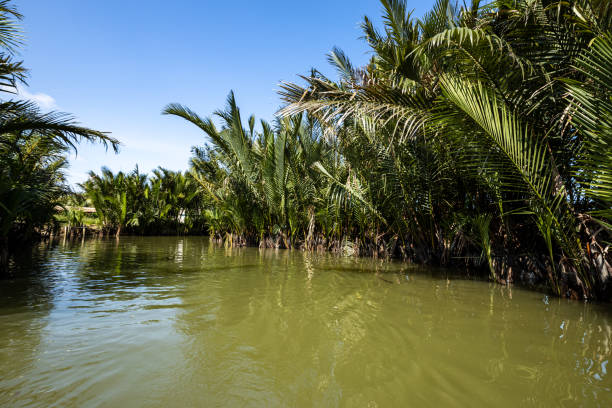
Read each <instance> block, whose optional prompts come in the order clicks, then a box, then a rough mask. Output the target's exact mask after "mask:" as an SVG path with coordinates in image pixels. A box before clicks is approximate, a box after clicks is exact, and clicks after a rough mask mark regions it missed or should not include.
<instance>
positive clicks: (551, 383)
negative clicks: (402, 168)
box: [0, 237, 612, 407]
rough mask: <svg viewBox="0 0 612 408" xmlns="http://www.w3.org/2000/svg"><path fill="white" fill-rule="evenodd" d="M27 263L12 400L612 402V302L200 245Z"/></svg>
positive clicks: (0, 358) (4, 335)
mask: <svg viewBox="0 0 612 408" xmlns="http://www.w3.org/2000/svg"><path fill="white" fill-rule="evenodd" d="M20 265H21V269H22V271H20V272H19V273H18V275H17V277H16V278H14V279H11V280H5V281H0V406H2V407H49V406H57V407H201V406H207V407H215V406H229V407H234V406H237V407H250V406H254V407H255V406H256V407H263V406H266V407H273V406H291V407H310V406H316V407H389V406H419V407H440V406H458V407H461V406H465V407H474V406H492V405H494V406H508V407H514V406H589V407H594V406H602V407H609V406H612V391H611V388H612V376H610V375H609V374H608V370H609V369H612V366H610V367H609V366H608V361H609V359H610V354H611V349H610V348H611V346H612V321H611V316H612V315H611V312H612V310H611V307H610V306H609V305H592V304H583V303H579V302H572V301H566V300H559V299H548V298H546V297H545V296H544V295H542V294H540V293H536V292H531V291H526V290H520V289H518V288H504V287H501V286H498V285H494V284H489V283H487V282H480V281H469V280H463V279H457V278H452V277H448V278H447V277H445V275H444V273H441V272H439V271H433V270H428V269H423V268H417V267H414V266H410V265H407V264H404V263H399V262H387V263H384V262H381V261H376V260H371V259H352V258H338V257H334V256H330V255H322V254H310V253H303V252H299V251H270V250H266V251H260V250H257V249H240V250H227V249H223V248H216V247H213V246H210V245H209V244H208V241H207V240H206V239H205V238H174V237H172V238H159V237H155V238H122V239H121V240H120V241H119V242H116V241H115V240H108V241H85V242H75V243H64V244H62V243H59V244H57V245H53V246H51V247H50V248H48V249H46V250H40V251H35V252H34V253H33V254H32V256H28V257H27V258H25V259H23V260H21V261H20Z"/></svg>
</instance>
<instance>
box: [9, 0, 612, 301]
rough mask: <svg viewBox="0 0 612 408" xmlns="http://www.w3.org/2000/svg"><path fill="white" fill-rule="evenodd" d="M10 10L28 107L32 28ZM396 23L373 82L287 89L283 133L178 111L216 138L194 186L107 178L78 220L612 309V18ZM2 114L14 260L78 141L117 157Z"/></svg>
mask: <svg viewBox="0 0 612 408" xmlns="http://www.w3.org/2000/svg"><path fill="white" fill-rule="evenodd" d="M0 4H2V7H4V8H3V9H2V10H1V11H2V13H3V15H4V16H6V19H5V22H4V23H3V24H9V26H8V29H5V30H0V33H3V34H2V35H4V36H5V37H6V36H7V35H8V37H6V38H9V39H10V41H9V40H6V41H4V43H3V44H2V45H3V46H4V47H5V49H6V50H7V51H6V52H5V53H4V54H2V58H4V59H6V61H4V62H3V63H2V64H3V65H2V66H3V72H4V71H6V72H7V73H6V74H3V76H2V81H3V82H6V83H7V84H8V87H9V88H10V87H11V86H12V89H14V88H15V84H16V83H17V82H18V81H20V80H23V69H22V68H21V64H20V63H14V62H12V59H11V54H10V52H11V50H12V49H13V45H14V44H16V42H15V41H16V40H14V38H16V37H15V35H17V31H15V29H14V27H15V26H14V19H15V18H19V15H18V14H17V13H16V11H15V10H13V9H11V8H10V7H9V2H7V1H4V2H0ZM381 4H382V9H383V27H382V29H379V28H377V27H375V25H374V24H373V23H372V20H371V19H369V18H367V17H366V18H365V19H364V21H363V24H362V29H363V33H364V39H365V41H367V44H368V45H369V46H370V48H371V50H372V57H371V59H370V61H369V63H368V64H367V65H366V66H365V67H355V66H353V64H351V62H350V60H349V58H348V57H347V56H346V55H345V54H344V53H343V52H342V51H341V50H339V49H334V50H333V51H332V52H331V53H330V54H329V61H330V63H331V64H332V65H333V66H334V67H335V68H336V69H337V72H338V74H339V79H338V80H333V79H330V78H327V77H326V76H324V75H323V74H322V73H321V72H319V71H317V70H313V71H312V73H311V75H310V76H307V77H303V78H302V80H303V82H301V83H299V84H294V83H285V84H283V85H282V86H281V91H280V95H281V97H282V99H283V101H284V106H283V108H282V109H281V111H280V112H279V116H278V118H277V119H276V120H275V121H274V122H273V123H268V122H265V121H261V122H259V123H257V122H256V120H255V118H254V117H252V116H251V117H249V118H247V119H246V120H244V119H243V117H242V115H241V112H240V110H239V108H238V106H237V103H236V100H235V97H234V94H233V93H231V94H230V95H229V97H228V101H227V107H226V108H225V109H223V110H220V111H217V112H215V115H214V117H213V118H203V117H200V116H198V115H197V114H196V113H194V112H193V111H191V110H190V109H189V108H187V107H184V106H182V105H179V104H171V105H168V106H167V107H166V109H165V110H164V113H165V114H168V115H173V116H177V117H180V118H183V119H185V120H187V121H189V122H191V123H192V124H194V125H196V126H198V127H199V128H200V129H202V131H203V132H204V133H205V134H206V136H207V144H206V145H204V146H202V147H195V148H194V149H193V157H192V160H191V164H190V168H189V170H188V171H187V172H185V173H184V174H182V173H174V172H170V171H167V170H163V169H159V170H157V171H155V172H154V174H153V175H152V176H151V177H149V176H147V175H143V174H140V173H139V171H138V169H136V170H134V172H132V173H129V174H124V173H121V172H120V173H118V174H113V173H112V172H110V171H109V170H106V169H103V171H102V173H101V174H100V175H98V174H95V173H91V174H90V178H89V180H88V181H86V182H85V183H84V184H83V185H82V187H83V191H84V192H83V195H82V197H81V199H79V196H72V198H71V200H73V202H74V205H73V206H71V207H70V208H78V206H84V205H91V206H93V207H95V208H96V211H97V217H98V218H97V222H98V223H99V224H100V225H101V227H102V228H103V230H104V231H106V232H112V233H113V234H116V235H119V234H120V233H121V232H131V233H143V234H155V233H201V232H203V230H205V229H207V230H208V232H209V233H210V235H211V237H212V239H214V240H216V241H219V242H224V243H225V244H226V245H234V246H235V245H257V246H260V247H275V248H304V249H307V250H316V249H325V250H332V251H337V252H343V253H349V254H357V255H370V256H376V257H392V256H397V257H402V258H404V259H409V260H412V261H414V262H419V263H426V264H435V265H445V266H452V265H454V266H461V267H465V268H469V269H470V270H475V271H481V272H483V273H485V274H489V275H490V277H491V279H493V280H495V281H498V282H502V283H506V282H513V281H525V282H529V283H531V284H538V283H547V284H548V285H549V287H550V288H551V291H552V292H554V293H556V294H557V295H561V296H571V297H576V298H587V299H593V298H604V299H610V298H611V296H612V295H611V294H612V281H611V278H610V275H611V274H612V267H611V265H610V262H611V256H610V254H609V241H610V239H611V238H612V236H611V225H610V224H611V223H612V33H611V26H612V5H611V3H610V2H609V1H607V0H579V1H562V2H559V1H548V0H512V1H510V0H499V1H494V2H492V3H489V4H481V3H480V2H479V1H476V0H474V1H472V2H471V3H470V4H469V5H464V6H462V7H460V6H458V5H457V3H456V2H454V1H451V0H439V1H437V2H436V3H435V4H434V6H433V8H432V10H431V11H430V12H429V13H427V14H425V15H424V16H423V17H422V18H420V19H417V18H413V17H412V15H411V12H410V11H409V9H408V5H407V3H406V1H404V0H381ZM7 22H8V23H7ZM0 23H1V22H0ZM0 28H1V27H0ZM7 33H8V34H7ZM0 109H1V112H2V113H1V115H0V120H1V121H2V122H1V123H0V135H1V136H0V137H1V138H2V143H1V146H0V148H2V149H3V150H2V154H1V155H0V160H2V167H1V170H0V171H2V186H0V189H2V190H1V191H0V194H2V196H1V198H2V200H1V201H0V202H1V203H2V206H1V208H0V211H3V212H2V218H1V221H2V223H1V225H2V228H3V229H2V230H0V233H2V234H4V235H0V239H3V240H4V241H3V242H4V243H5V244H4V245H5V246H6V242H8V241H7V239H8V238H7V237H8V236H9V234H13V235H12V236H28V234H31V232H32V231H36V230H37V229H39V228H40V227H41V226H42V225H44V224H45V222H48V220H49V218H50V214H51V212H52V208H53V206H54V205H55V203H56V201H57V199H58V197H59V195H61V194H62V193H63V192H64V190H65V188H64V185H63V179H62V171H61V170H62V167H63V166H64V164H65V158H64V153H65V151H66V150H67V149H69V148H72V147H74V142H75V141H77V140H78V139H79V138H83V137H84V138H87V139H89V140H101V141H103V142H108V143H111V144H112V145H113V146H115V141H114V140H112V139H109V138H108V137H107V136H106V135H104V134H101V133H99V132H95V131H92V130H89V129H84V128H80V127H77V126H75V125H74V124H73V123H72V122H71V120H70V119H67V118H65V117H64V116H59V115H57V114H41V113H40V112H38V110H37V109H36V108H35V107H34V106H32V105H31V104H28V103H24V102H6V103H2V104H0ZM11 121H12V122H11ZM16 122H18V123H19V126H18V127H16V126H15V123H16ZM6 123H8V125H6ZM27 123H34V125H29V127H28V125H26V124H27ZM49 174H50V175H52V177H50V176H48V175H49ZM5 180H8V181H6V182H5ZM85 200H86V201H85ZM68 204H69V203H68ZM70 217H71V218H72V219H75V220H77V222H78V218H79V217H81V218H82V214H81V215H78V214H76V213H74V214H72V215H70ZM24 229H25V230H27V231H24Z"/></svg>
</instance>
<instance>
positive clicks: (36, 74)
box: [15, 0, 431, 183]
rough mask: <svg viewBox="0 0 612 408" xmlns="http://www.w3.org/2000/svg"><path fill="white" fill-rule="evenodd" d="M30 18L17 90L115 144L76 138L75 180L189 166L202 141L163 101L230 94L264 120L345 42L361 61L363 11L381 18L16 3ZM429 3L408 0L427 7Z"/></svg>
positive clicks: (248, 7)
mask: <svg viewBox="0 0 612 408" xmlns="http://www.w3.org/2000/svg"><path fill="white" fill-rule="evenodd" d="M15 4H16V5H17V7H18V8H19V10H20V11H21V12H22V13H23V14H24V15H25V20H24V22H23V25H24V29H25V34H26V37H27V44H26V47H25V49H24V51H23V52H22V55H21V56H22V57H23V59H24V60H25V65H26V66H27V67H28V68H29V69H30V71H31V72H30V78H29V80H28V84H29V87H27V88H24V89H22V91H21V92H22V94H23V95H24V96H26V97H31V98H33V99H36V100H38V101H39V102H40V104H41V106H42V107H43V108H44V109H54V110H60V111H64V112H69V113H71V114H74V115H75V116H76V118H77V119H78V120H79V122H81V123H82V124H84V125H86V126H89V127H92V128H95V129H98V130H103V131H108V132H111V134H112V135H113V136H114V137H116V138H118V139H119V140H120V141H121V142H122V147H121V152H120V153H119V154H118V155H115V154H114V153H112V152H111V151H108V152H106V151H105V149H104V148H103V147H101V146H98V145H82V146H81V147H80V148H79V154H78V156H76V157H74V156H72V157H71V167H70V169H69V171H68V176H69V180H70V181H71V182H72V183H77V182H81V181H83V180H84V179H85V178H86V174H87V172H88V171H89V170H94V171H99V169H100V167H101V166H103V165H107V166H108V167H110V168H111V169H112V170H113V171H118V170H124V171H129V170H131V169H133V168H134V165H135V164H138V165H139V167H140V169H141V170H142V171H146V172H148V171H150V170H151V169H153V168H155V167H157V166H159V165H161V166H163V167H166V168H169V169H172V170H184V169H186V168H187V165H188V159H189V157H190V149H191V146H193V145H202V144H204V142H205V137H204V136H203V134H202V132H201V131H198V129H197V128H195V127H194V126H193V125H190V124H189V123H187V122H185V121H183V120H181V119H179V118H174V117H168V116H162V115H161V114H160V112H161V110H162V108H163V107H164V106H165V105H167V104H168V103H170V102H179V103H182V104H185V105H187V106H189V107H190V108H192V109H193V110H195V111H196V112H198V113H199V114H200V115H202V116H209V115H210V114H211V113H212V112H213V111H214V110H216V109H218V108H222V107H223V106H224V104H225V98H226V96H227V94H228V93H229V91H230V90H234V91H235V93H236V97H237V100H238V103H239V105H240V107H241V110H242V112H243V115H245V116H246V115H248V114H251V113H253V114H255V115H256V116H257V117H258V118H263V119H266V120H271V119H272V118H273V115H274V113H275V112H276V110H277V109H278V107H279V106H280V100H279V98H278V95H277V90H278V84H279V83H280V82H281V81H297V80H299V79H298V78H297V75H298V74H306V73H308V72H309V70H310V68H311V67H316V68H318V69H320V70H322V71H323V72H325V73H326V74H332V73H333V71H331V70H330V68H329V67H328V63H327V62H326V57H325V56H326V54H327V53H328V52H329V51H330V50H331V49H332V48H333V47H334V46H338V47H340V48H342V49H343V50H344V51H345V52H346V53H347V54H348V55H349V56H350V57H351V59H352V61H353V63H354V64H356V65H362V64H364V63H365V62H366V61H367V59H368V58H369V57H368V54H367V47H366V45H365V43H364V42H363V41H362V40H360V39H359V37H360V36H361V32H360V29H359V23H360V22H361V21H362V19H363V16H364V15H368V16H370V17H372V18H373V19H374V20H375V21H378V22H380V15H381V12H380V10H381V6H380V3H379V2H378V1H377V0H327V1H322V0H312V1H306V2H302V1H291V0H288V1H287V0H286V1H280V0H278V1H277V0H266V1H208V0H173V1H170V2H169V1H157V0H129V1H126V0H121V1H120V0H104V1H94V0H91V1H90V0H87V1H85V0H53V1H50V0H16V1H15ZM429 4H431V1H429V0H428V1H426V2H416V1H414V2H413V5H411V6H412V7H414V9H415V15H422V13H423V12H424V11H426V9H427V7H428V5H429Z"/></svg>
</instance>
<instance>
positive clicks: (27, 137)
mask: <svg viewBox="0 0 612 408" xmlns="http://www.w3.org/2000/svg"><path fill="white" fill-rule="evenodd" d="M11 3H12V2H11V1H9V0H1V1H0V92H2V93H3V94H5V95H7V96H8V97H7V98H0V272H1V271H2V270H3V269H4V268H6V266H7V264H8V262H9V255H10V253H11V251H12V249H13V248H17V247H21V246H23V245H24V244H26V243H29V242H32V241H33V240H36V239H37V238H38V237H39V236H40V234H41V232H42V229H43V228H44V227H45V226H46V225H48V223H49V222H50V221H51V220H52V219H53V215H54V213H55V209H54V208H55V207H56V205H58V204H59V203H60V202H61V199H62V197H63V196H64V195H65V194H66V192H67V191H68V188H67V186H66V183H65V180H64V172H63V171H64V169H65V168H66V164H67V160H66V154H67V152H68V150H69V149H76V144H77V143H78V142H79V141H80V140H83V139H84V140H87V141H92V142H94V141H95V142H102V143H104V144H105V145H111V146H112V147H113V148H114V149H116V148H117V146H118V142H117V141H116V140H114V139H112V138H111V137H109V136H108V135H106V134H104V133H101V132H98V131H95V130H91V129H87V128H85V127H82V126H79V125H78V124H77V123H75V122H74V120H73V119H72V117H70V116H69V115H66V114H62V113H57V112H46V113H45V112H41V111H40V109H39V108H38V106H37V105H36V104H35V103H32V102H28V101H23V100H18V99H15V98H10V96H11V94H16V93H17V86H18V85H19V84H25V79H26V76H27V70H26V69H25V68H24V67H23V64H22V62H21V61H16V60H15V54H16V52H17V50H18V49H19V47H20V46H21V45H22V35H21V31H20V28H19V24H18V23H19V20H20V19H21V18H22V16H21V14H19V12H18V11H17V10H16V9H15V8H14V6H13V5H12V4H11Z"/></svg>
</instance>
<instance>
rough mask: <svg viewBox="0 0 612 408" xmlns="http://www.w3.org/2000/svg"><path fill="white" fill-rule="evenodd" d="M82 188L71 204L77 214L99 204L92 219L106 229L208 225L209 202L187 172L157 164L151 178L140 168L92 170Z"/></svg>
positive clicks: (167, 230)
mask: <svg viewBox="0 0 612 408" xmlns="http://www.w3.org/2000/svg"><path fill="white" fill-rule="evenodd" d="M81 187H82V189H83V190H84V194H83V195H84V197H79V195H73V196H72V198H73V199H74V198H77V200H75V202H74V205H73V206H72V207H71V209H76V210H73V212H74V213H77V214H78V213H79V210H78V208H81V207H82V206H86V205H92V206H93V207H94V208H95V209H96V219H95V220H94V222H95V223H96V224H97V225H98V226H99V227H101V231H100V232H101V233H102V234H108V233H110V232H113V233H114V234H115V235H116V236H119V235H120V234H121V233H122V231H123V232H129V233H135V234H150V235H151V234H157V235H160V234H185V233H200V232H203V231H205V230H206V228H205V225H206V224H204V222H205V220H206V218H205V215H204V210H205V209H206V208H207V206H206V205H205V203H204V202H202V198H203V195H202V194H201V193H200V191H199V189H198V187H197V184H196V183H195V182H194V180H193V178H192V177H191V176H190V174H189V173H186V174H182V173H180V172H173V171H170V170H167V169H163V168H159V169H156V170H154V171H153V175H152V176H151V177H148V176H147V175H146V174H142V173H140V171H139V170H138V167H136V168H135V169H134V170H133V171H132V172H130V173H128V174H125V173H123V172H119V173H117V174H113V172H112V171H110V170H109V169H102V172H101V174H100V175H98V174H96V173H94V172H90V175H89V179H88V180H87V181H86V182H85V183H83V184H82V185H81ZM78 198H80V200H79V199H78ZM81 214H82V211H81ZM77 224H84V222H83V221H82V220H80V222H78V223H77Z"/></svg>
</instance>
